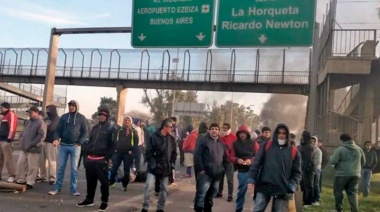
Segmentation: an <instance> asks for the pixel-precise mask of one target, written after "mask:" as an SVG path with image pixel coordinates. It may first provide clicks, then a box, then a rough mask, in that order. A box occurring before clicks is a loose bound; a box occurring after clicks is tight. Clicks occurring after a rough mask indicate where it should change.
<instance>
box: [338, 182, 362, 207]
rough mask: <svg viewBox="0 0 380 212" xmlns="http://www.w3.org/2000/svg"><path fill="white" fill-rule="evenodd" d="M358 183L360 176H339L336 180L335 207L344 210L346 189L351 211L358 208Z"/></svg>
mask: <svg viewBox="0 0 380 212" xmlns="http://www.w3.org/2000/svg"><path fill="white" fill-rule="evenodd" d="M358 185H359V177H358V176H352V177H339V176H336V177H335V180H334V196H335V209H336V210H337V211H338V212H340V211H343V191H346V194H347V199H348V202H349V203H350V207H351V212H357V211H359V210H358Z"/></svg>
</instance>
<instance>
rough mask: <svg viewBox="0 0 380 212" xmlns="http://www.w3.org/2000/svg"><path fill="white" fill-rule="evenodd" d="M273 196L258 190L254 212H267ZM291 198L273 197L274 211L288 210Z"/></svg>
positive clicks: (283, 211) (282, 211)
mask: <svg viewBox="0 0 380 212" xmlns="http://www.w3.org/2000/svg"><path fill="white" fill-rule="evenodd" d="M270 198H271V196H265V195H264V194H263V193H261V192H257V194H256V199H255V207H254V209H253V211H254V212H265V209H266V208H267V206H268V203H269V201H270ZM288 204H289V200H287V199H283V198H275V197H273V201H272V212H286V211H289V210H288Z"/></svg>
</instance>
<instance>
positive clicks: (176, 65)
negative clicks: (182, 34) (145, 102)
mask: <svg viewBox="0 0 380 212" xmlns="http://www.w3.org/2000/svg"><path fill="white" fill-rule="evenodd" d="M178 56H179V48H178V49H177V58H176V61H175V63H176V64H175V73H174V74H173V75H174V76H173V79H174V80H176V79H177V70H178V62H179V58H178ZM175 92H176V90H173V100H172V101H173V102H172V115H171V116H172V117H174V107H175Z"/></svg>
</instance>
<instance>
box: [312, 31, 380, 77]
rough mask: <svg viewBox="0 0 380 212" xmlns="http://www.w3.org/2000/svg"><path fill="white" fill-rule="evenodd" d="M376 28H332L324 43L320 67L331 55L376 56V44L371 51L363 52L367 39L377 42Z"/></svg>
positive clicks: (320, 56)
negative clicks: (362, 48)
mask: <svg viewBox="0 0 380 212" xmlns="http://www.w3.org/2000/svg"><path fill="white" fill-rule="evenodd" d="M376 39H377V30H376V29H331V32H330V34H329V35H328V36H327V40H325V41H324V43H322V48H321V50H320V55H319V64H320V69H319V70H321V68H322V67H324V65H325V64H326V61H327V58H329V57H346V56H348V57H375V56H376V45H375V46H374V47H373V50H372V51H370V52H365V53H364V52H361V47H362V46H363V44H364V43H365V42H366V41H373V42H376Z"/></svg>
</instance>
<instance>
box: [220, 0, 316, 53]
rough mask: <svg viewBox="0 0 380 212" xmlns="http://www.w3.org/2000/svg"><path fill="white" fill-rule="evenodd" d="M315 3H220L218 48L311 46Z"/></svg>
mask: <svg viewBox="0 0 380 212" xmlns="http://www.w3.org/2000/svg"><path fill="white" fill-rule="evenodd" d="M314 13H315V0H235V1H231V0H220V1H219V9H218V20H217V34H216V45H217V46H218V47H233V46H235V47H239V46H240V47H255V46H257V47H264V46H268V47H272V46H273V47H274V46H311V45H312V43H313V32H314Z"/></svg>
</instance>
